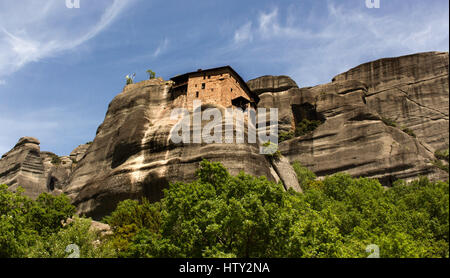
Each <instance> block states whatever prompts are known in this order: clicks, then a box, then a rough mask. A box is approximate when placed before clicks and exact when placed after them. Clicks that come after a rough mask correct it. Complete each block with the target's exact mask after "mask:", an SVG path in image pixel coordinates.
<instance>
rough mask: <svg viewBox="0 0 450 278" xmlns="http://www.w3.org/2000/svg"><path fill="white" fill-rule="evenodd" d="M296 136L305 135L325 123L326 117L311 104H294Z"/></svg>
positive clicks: (292, 107) (292, 106)
mask: <svg viewBox="0 0 450 278" xmlns="http://www.w3.org/2000/svg"><path fill="white" fill-rule="evenodd" d="M291 109H292V115H293V116H294V128H295V136H302V135H305V134H307V133H309V132H311V131H313V130H315V129H316V128H317V127H318V126H319V125H321V124H323V123H324V122H325V117H324V116H323V115H322V114H321V113H318V112H317V111H316V107H315V106H314V105H312V104H311V103H302V104H292V105H291Z"/></svg>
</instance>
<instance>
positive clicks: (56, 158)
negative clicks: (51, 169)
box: [51, 154, 61, 165]
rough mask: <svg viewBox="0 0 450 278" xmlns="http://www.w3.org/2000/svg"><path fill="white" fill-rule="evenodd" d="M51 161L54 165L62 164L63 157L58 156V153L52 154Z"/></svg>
mask: <svg viewBox="0 0 450 278" xmlns="http://www.w3.org/2000/svg"><path fill="white" fill-rule="evenodd" d="M51 163H52V164H53V165H60V164H61V158H60V157H59V156H57V155H56V154H54V155H52V160H51Z"/></svg>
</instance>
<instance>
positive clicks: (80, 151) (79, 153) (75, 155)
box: [70, 143, 91, 163]
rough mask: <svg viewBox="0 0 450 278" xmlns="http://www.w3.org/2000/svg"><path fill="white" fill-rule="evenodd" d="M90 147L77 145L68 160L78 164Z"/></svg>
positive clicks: (88, 145) (89, 144)
mask: <svg viewBox="0 0 450 278" xmlns="http://www.w3.org/2000/svg"><path fill="white" fill-rule="evenodd" d="M90 146H91V143H88V144H83V145H79V146H78V147H76V148H75V149H74V150H73V151H72V152H71V153H70V159H71V160H72V161H73V162H75V163H78V162H79V161H80V160H81V159H83V157H84V155H85V154H86V152H87V150H88V149H89V147H90Z"/></svg>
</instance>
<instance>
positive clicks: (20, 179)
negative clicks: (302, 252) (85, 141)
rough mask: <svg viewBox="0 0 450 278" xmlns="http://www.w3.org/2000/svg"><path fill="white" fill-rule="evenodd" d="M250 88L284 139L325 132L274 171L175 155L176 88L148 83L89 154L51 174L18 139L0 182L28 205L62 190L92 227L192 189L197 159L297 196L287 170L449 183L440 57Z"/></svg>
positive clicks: (116, 108) (252, 151) (33, 146)
mask: <svg viewBox="0 0 450 278" xmlns="http://www.w3.org/2000/svg"><path fill="white" fill-rule="evenodd" d="M247 84H248V86H249V88H250V89H251V90H252V91H253V92H254V93H256V94H258V95H259V98H260V101H259V103H258V107H265V108H274V107H275V108H278V109H279V122H278V123H279V129H280V132H281V133H288V132H293V131H294V129H295V127H296V125H298V124H299V123H300V122H301V121H302V120H303V119H308V120H319V121H320V122H321V123H322V124H321V125H320V126H319V127H318V128H317V129H315V130H314V131H313V132H311V133H308V134H306V135H303V136H298V137H294V138H291V139H289V140H286V141H283V142H281V143H280V144H279V150H280V151H281V153H282V157H281V159H280V160H279V161H273V160H271V159H269V158H267V157H266V156H264V155H261V154H260V152H259V148H260V146H259V145H258V144H249V143H245V144H174V143H172V142H171V140H170V134H171V131H172V130H173V129H174V126H175V124H176V122H177V121H176V120H173V119H171V118H170V115H171V111H172V110H173V109H174V108H176V107H175V105H174V103H175V101H174V99H173V96H172V94H171V88H172V83H171V82H166V81H163V80H161V79H154V80H147V81H143V82H139V83H137V84H132V85H128V86H126V87H125V88H124V90H123V92H121V93H120V94H119V95H117V96H116V97H115V98H114V99H113V101H112V102H111V103H110V105H109V107H108V111H107V113H106V117H105V120H104V122H103V123H102V124H101V125H100V126H99V128H98V130H97V135H96V137H95V139H94V141H93V142H92V144H89V145H82V146H80V147H78V148H77V149H75V150H74V151H73V152H72V154H71V155H70V159H69V157H62V158H61V159H62V160H63V161H65V164H64V165H62V164H60V165H54V164H52V163H50V159H51V158H53V154H51V153H45V152H40V151H39V147H38V146H39V142H38V141H37V140H36V139H24V140H22V139H21V141H19V143H18V144H17V145H16V147H14V149H13V150H11V151H10V152H8V153H7V154H5V155H4V157H3V158H2V159H1V160H0V183H6V184H8V185H9V186H10V188H11V189H14V188H15V187H16V186H17V185H22V186H23V187H25V188H26V190H27V191H29V194H30V195H33V196H36V194H38V193H40V192H43V191H49V192H55V193H57V192H60V191H63V192H65V193H66V194H68V195H69V196H70V197H71V198H72V200H73V203H74V204H75V205H76V206H77V208H78V212H79V213H81V214H85V215H87V216H92V217H93V218H95V219H99V218H101V217H102V216H104V215H106V214H108V213H110V212H111V211H112V210H113V209H114V208H115V206H116V204H117V203H118V202H119V201H121V200H124V199H127V198H134V199H136V198H141V197H147V198H149V199H150V200H152V201H156V200H159V199H160V198H161V196H162V190H163V189H164V188H166V187H167V186H168V184H169V183H170V182H175V181H191V180H193V179H194V178H195V171H196V169H197V168H198V165H199V163H200V161H201V160H202V159H208V160H211V161H219V162H222V163H223V164H224V165H225V167H227V168H228V169H229V170H230V172H231V173H232V174H237V173H238V172H239V171H242V170H243V171H245V172H247V173H249V174H252V175H255V176H262V175H264V176H266V177H267V178H268V179H269V180H273V181H279V180H281V181H282V182H283V183H284V185H285V187H286V188H293V189H294V190H297V191H301V189H300V187H299V186H298V183H297V181H296V176H295V173H294V172H293V170H292V167H291V166H290V163H293V162H294V161H299V162H300V163H301V164H303V165H304V166H307V167H308V168H310V169H311V170H312V171H314V172H315V173H316V174H317V176H318V177H319V178H321V177H324V176H326V175H329V174H333V173H336V172H340V171H345V172H348V173H350V174H351V175H353V176H355V177H359V176H364V177H373V178H378V179H380V182H382V184H383V185H385V186H389V185H391V184H392V182H394V181H395V180H397V179H406V180H410V179H414V178H417V177H418V176H428V177H429V178H430V179H448V173H446V172H444V171H443V170H441V169H439V168H437V167H436V166H434V165H433V161H434V160H435V159H436V158H435V157H434V152H435V151H436V150H442V149H446V148H448V145H449V143H448V132H449V130H448V102H449V87H448V53H441V52H428V53H418V54H413V55H408V56H402V57H397V58H387V59H381V60H377V61H373V62H369V63H366V64H363V65H360V66H358V67H355V68H353V69H351V70H349V71H348V72H345V73H342V74H340V75H338V76H336V77H334V78H333V80H332V82H330V83H327V84H323V85H318V86H315V87H308V88H299V87H298V86H297V84H296V83H295V81H293V80H292V79H291V78H289V77H287V76H263V77H260V78H256V79H253V80H250V81H249V82H248V83H247ZM218 108H219V109H223V107H218ZM387 119H388V120H389V121H390V122H395V123H396V126H392V124H390V125H388V124H387V123H388V121H387ZM221 124H222V123H221ZM246 142H247V141H246ZM30 165H31V166H30Z"/></svg>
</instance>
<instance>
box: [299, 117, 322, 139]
mask: <svg viewBox="0 0 450 278" xmlns="http://www.w3.org/2000/svg"><path fill="white" fill-rule="evenodd" d="M321 124H322V122H321V121H318V120H312V121H310V120H308V119H303V120H302V121H301V122H300V123H299V124H298V125H297V127H296V128H295V136H296V137H298V136H303V135H306V134H308V133H310V132H312V131H314V130H315V129H316V128H317V127H318V126H319V125H321Z"/></svg>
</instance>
